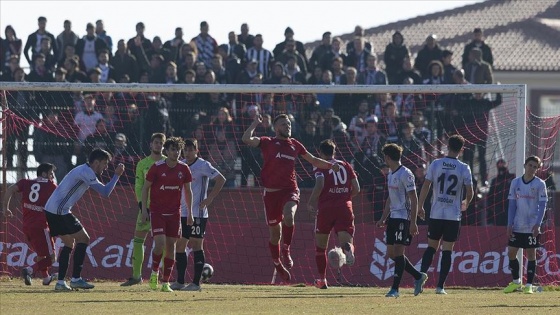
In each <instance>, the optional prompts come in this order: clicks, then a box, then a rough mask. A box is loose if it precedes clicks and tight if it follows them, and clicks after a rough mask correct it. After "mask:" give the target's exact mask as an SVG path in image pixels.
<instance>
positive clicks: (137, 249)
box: [121, 133, 165, 287]
mask: <svg viewBox="0 0 560 315" xmlns="http://www.w3.org/2000/svg"><path fill="white" fill-rule="evenodd" d="M164 142H165V135H164V134H163V133H154V134H153V135H152V138H151V141H150V150H151V151H152V152H151V154H150V155H149V156H147V157H145V158H144V159H142V160H140V162H138V165H136V180H135V182H134V192H135V194H136V200H137V201H138V207H139V208H140V210H139V211H138V217H137V219H136V229H135V231H134V241H133V247H132V277H131V278H129V279H128V280H127V281H125V282H123V283H121V286H123V287H127V286H131V285H135V284H140V283H142V264H143V263H144V241H145V240H146V235H148V232H150V230H151V225H150V221H147V222H145V221H143V220H142V212H141V209H142V199H141V198H142V187H143V186H144V181H145V180H146V173H148V170H149V169H150V167H151V166H152V165H153V164H154V163H155V162H157V161H159V160H163V159H165V156H164V155H163V154H162V153H161V152H162V149H163V143H164ZM147 206H148V209H149V208H150V201H149V200H148V205H147Z"/></svg>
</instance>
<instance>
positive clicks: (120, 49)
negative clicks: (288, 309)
mask: <svg viewBox="0 0 560 315" xmlns="http://www.w3.org/2000/svg"><path fill="white" fill-rule="evenodd" d="M110 64H111V66H112V67H113V69H114V71H115V73H114V78H116V79H115V80H117V81H118V80H120V79H121V78H122V77H123V76H125V75H127V76H128V77H129V78H130V81H132V82H138V76H139V72H140V68H139V67H138V63H137V61H136V57H134V56H133V55H131V54H130V52H129V51H128V49H127V47H126V43H125V42H124V40H123V39H121V40H119V41H118V43H117V51H116V52H115V56H113V58H111V59H110Z"/></svg>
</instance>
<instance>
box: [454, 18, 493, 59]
mask: <svg viewBox="0 0 560 315" xmlns="http://www.w3.org/2000/svg"><path fill="white" fill-rule="evenodd" d="M483 37H484V35H483V34H482V29H480V28H478V27H477V28H475V29H474V32H473V40H472V41H471V42H470V43H468V44H467V45H466V46H465V50H464V51H463V60H462V62H461V64H462V66H463V69H465V68H466V67H467V64H468V63H469V62H470V60H469V54H470V52H471V50H472V49H473V48H475V47H476V48H479V49H480V50H481V51H482V60H484V61H485V62H487V63H488V64H489V65H490V68H493V67H494V57H493V56H492V49H491V48H490V46H488V45H486V43H485V42H484V40H483Z"/></svg>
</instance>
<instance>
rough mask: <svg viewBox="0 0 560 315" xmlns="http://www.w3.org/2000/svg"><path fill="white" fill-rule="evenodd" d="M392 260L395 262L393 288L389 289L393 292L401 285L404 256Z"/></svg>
mask: <svg viewBox="0 0 560 315" xmlns="http://www.w3.org/2000/svg"><path fill="white" fill-rule="evenodd" d="M393 260H394V261H395V274H394V276H393V286H391V289H393V290H397V291H398V290H399V285H400V284H401V279H402V275H403V272H404V265H405V262H404V256H402V255H401V256H397V257H395V258H393Z"/></svg>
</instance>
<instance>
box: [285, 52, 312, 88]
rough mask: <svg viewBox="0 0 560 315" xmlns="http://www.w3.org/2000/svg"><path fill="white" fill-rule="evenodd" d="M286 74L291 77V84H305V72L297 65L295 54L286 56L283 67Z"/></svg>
mask: <svg viewBox="0 0 560 315" xmlns="http://www.w3.org/2000/svg"><path fill="white" fill-rule="evenodd" d="M285 72H286V75H288V76H289V77H291V78H292V80H291V84H305V83H306V81H305V78H306V76H307V75H306V73H304V72H302V71H301V69H300V68H299V66H298V65H297V60H296V56H295V55H290V56H288V60H287V61H286V67H285Z"/></svg>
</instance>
